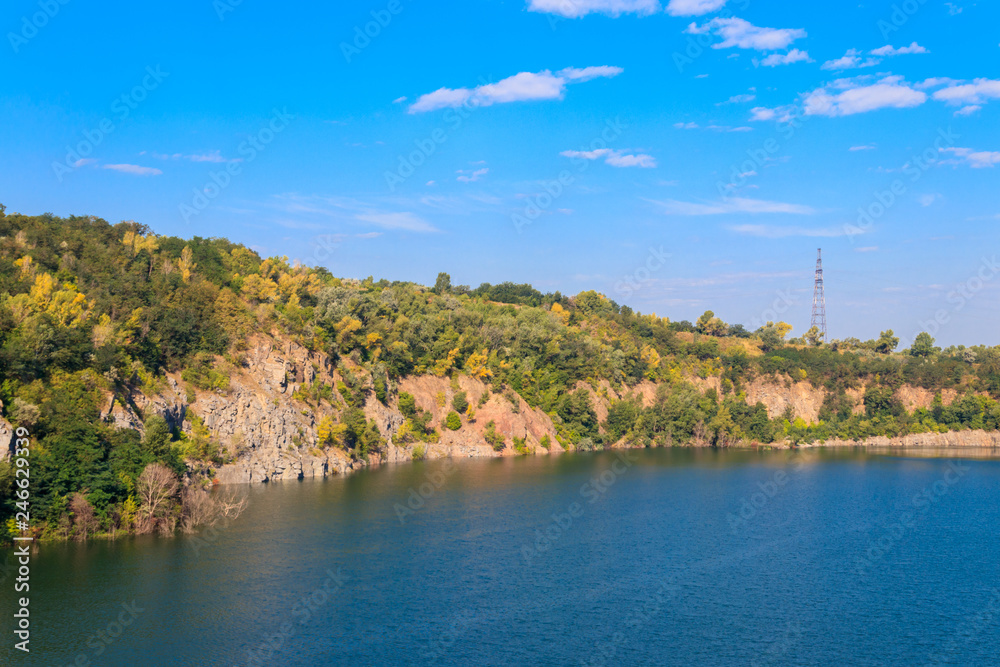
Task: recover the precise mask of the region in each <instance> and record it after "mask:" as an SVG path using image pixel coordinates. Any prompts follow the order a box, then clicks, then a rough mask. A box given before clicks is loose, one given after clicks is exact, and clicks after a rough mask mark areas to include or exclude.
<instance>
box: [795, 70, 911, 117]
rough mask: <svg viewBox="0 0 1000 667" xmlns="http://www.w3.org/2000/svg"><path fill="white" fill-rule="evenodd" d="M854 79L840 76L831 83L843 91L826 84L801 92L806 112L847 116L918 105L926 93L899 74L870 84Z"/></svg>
mask: <svg viewBox="0 0 1000 667" xmlns="http://www.w3.org/2000/svg"><path fill="white" fill-rule="evenodd" d="M859 84H860V81H859V80H855V79H840V80H838V81H835V82H833V84H831V87H832V88H834V89H841V90H842V91H843V92H839V93H833V94H831V92H830V91H829V90H827V89H826V88H820V89H818V90H814V91H813V92H811V93H809V94H808V95H806V96H805V100H804V108H805V114H806V115H807V116H850V115H853V114H857V113H865V112H868V111H875V110H877V109H886V108H895V109H905V108H909V107H915V106H920V105H921V104H923V103H924V102H925V101H927V95H926V93H922V92H920V91H919V90H914V89H913V88H911V87H910V86H909V84H907V83H906V82H905V81H903V78H902V77H900V76H887V77H885V78H884V79H881V80H880V81H878V82H877V83H874V84H871V85H867V86H866V85H859Z"/></svg>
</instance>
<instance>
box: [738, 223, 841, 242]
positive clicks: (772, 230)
mask: <svg viewBox="0 0 1000 667" xmlns="http://www.w3.org/2000/svg"><path fill="white" fill-rule="evenodd" d="M729 230H730V231H733V232H736V233H737V234H744V235H746V236H759V237H761V238H765V239H784V238H788V237H791V236H808V237H822V238H834V237H837V236H844V235H845V234H847V232H846V231H845V230H844V228H843V227H827V228H822V227H795V226H790V227H785V226H781V225H733V226H731V227H729Z"/></svg>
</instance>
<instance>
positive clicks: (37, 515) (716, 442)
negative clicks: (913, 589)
mask: <svg viewBox="0 0 1000 667" xmlns="http://www.w3.org/2000/svg"><path fill="white" fill-rule="evenodd" d="M788 329H789V327H788V326H787V325H784V324H783V323H769V324H768V325H767V326H765V327H763V328H761V329H759V330H757V331H754V332H750V331H747V330H746V329H745V328H744V327H742V326H740V325H729V324H726V323H724V322H722V321H721V320H720V319H719V318H717V317H715V316H714V314H712V313H711V312H708V313H706V314H705V315H704V316H703V317H702V318H700V319H699V320H698V322H696V323H694V324H691V323H689V322H670V321H669V320H668V319H667V318H665V317H659V316H657V315H653V314H641V313H637V312H634V311H632V309H630V308H629V307H627V306H622V305H619V304H617V303H615V302H614V301H612V300H610V299H608V298H607V297H605V296H604V295H601V294H599V293H597V292H594V291H586V292H582V293H580V294H577V295H575V296H572V297H568V296H565V295H562V294H559V293H552V294H543V293H541V292H539V291H537V290H535V289H533V288H532V287H531V286H529V285H519V284H514V283H504V284H502V285H489V284H484V285H481V286H480V287H478V288H476V289H470V288H468V287H465V286H453V285H451V282H450V279H449V278H448V276H447V274H443V273H442V274H441V275H439V276H438V280H437V282H436V284H435V285H434V286H433V287H427V286H421V285H416V284H413V283H405V282H389V281H386V280H380V281H375V280H374V279H373V278H367V279H365V280H360V281H359V280H350V279H344V278H338V277H335V276H334V275H332V274H331V273H330V272H329V271H327V270H326V269H323V268H313V267H305V266H295V265H293V264H291V263H289V261H288V259H287V258H268V259H262V258H260V257H259V256H258V255H257V254H256V253H254V252H253V251H251V250H249V249H247V248H245V247H243V246H241V245H238V244H234V243H230V242H229V241H226V240H224V239H214V238H213V239H205V238H199V237H194V238H192V239H188V240H184V239H179V238H175V237H165V236H157V235H155V234H154V233H153V232H152V231H151V230H150V229H148V228H147V227H145V226H143V225H140V224H137V223H134V222H123V223H120V224H116V225H111V224H109V223H107V222H106V221H104V220H100V219H97V218H93V217H70V218H58V217H55V216H51V215H43V216H23V215H18V214H11V215H7V214H6V213H5V211H4V210H3V208H2V207H0V401H2V403H0V410H2V417H0V440H2V442H0V449H2V450H3V452H4V454H5V457H4V458H5V459H7V460H5V461H3V462H0V498H2V500H3V504H2V512H0V518H2V519H3V535H0V537H4V538H6V537H9V535H10V534H12V533H13V532H14V523H13V520H12V517H13V516H14V513H15V512H16V511H18V509H17V505H16V503H17V502H18V498H17V497H16V496H15V493H14V491H15V490H16V489H17V486H16V485H15V477H14V466H13V461H12V460H11V459H12V457H11V454H12V453H13V452H14V445H15V440H14V438H13V435H12V434H13V431H14V429H15V428H18V427H20V428H22V429H25V430H26V431H27V432H29V433H30V439H31V442H32V453H31V455H30V470H31V487H30V491H31V493H30V495H31V510H32V512H31V514H32V520H33V524H34V527H35V528H34V530H35V531H36V532H37V534H38V535H39V536H42V537H53V538H65V537H85V536H87V535H88V534H94V533H114V532H117V531H127V532H128V531H131V532H148V531H151V530H160V531H163V532H170V531H172V530H174V529H175V528H177V527H178V526H179V527H181V528H188V529H190V528H191V527H193V526H195V525H198V524H203V523H210V522H212V521H216V520H219V517H221V516H226V515H228V514H229V513H231V512H234V511H238V502H237V501H234V500H232V499H227V498H220V494H209V493H207V491H206V489H208V488H209V487H211V486H212V485H213V483H216V482H246V481H264V480H269V479H280V478H289V477H301V476H314V475H322V474H329V473H332V472H346V471H347V470H350V469H354V468H357V467H360V466H364V465H371V464H374V463H379V462H384V461H393V460H403V459H409V458H414V457H417V458H419V457H422V456H460V455H465V456H468V455H515V454H519V453H528V452H532V451H543V450H550V451H563V450H574V449H576V450H587V449H599V448H604V447H622V446H671V445H673V446H678V445H699V446H719V447H725V446H741V445H743V446H746V445H756V446H761V445H764V446H790V445H791V446H794V445H797V444H808V443H818V442H823V441H827V440H834V439H839V440H847V441H858V440H864V439H866V438H875V437H890V438H892V437H904V436H920V435H921V434H927V437H929V438H930V437H932V436H933V437H937V435H936V434H941V433H948V432H951V431H963V430H964V431H968V430H984V431H990V432H992V431H996V430H997V429H998V427H1000V405H998V403H997V399H998V398H1000V349H998V348H986V347H982V346H980V347H974V348H949V349H946V350H941V349H939V348H936V347H935V346H934V341H933V340H932V339H931V338H930V337H929V336H926V335H922V336H920V337H918V339H917V342H916V343H915V344H914V346H913V347H912V348H911V349H909V350H904V351H896V347H897V346H898V339H896V338H895V336H894V335H893V333H892V332H891V331H887V332H884V333H883V334H882V336H881V337H880V338H879V339H877V340H872V341H858V340H855V339H849V340H844V341H831V342H830V343H824V342H822V341H821V340H818V339H817V338H816V335H815V333H816V332H807V333H806V335H805V336H804V337H803V338H801V339H793V340H792V341H786V340H785V337H786V334H787V333H788ZM989 437H993V436H989Z"/></svg>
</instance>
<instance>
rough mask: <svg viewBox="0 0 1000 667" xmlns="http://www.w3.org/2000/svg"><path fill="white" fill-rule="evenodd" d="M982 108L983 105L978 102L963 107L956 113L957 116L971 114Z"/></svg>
mask: <svg viewBox="0 0 1000 667" xmlns="http://www.w3.org/2000/svg"><path fill="white" fill-rule="evenodd" d="M982 108H983V107H981V106H980V105H978V104H970V105H969V106H967V107H962V108H961V109H959V110H958V111H956V112H955V115H956V116H970V115H972V114H974V113H976V112H977V111H979V110H980V109H982Z"/></svg>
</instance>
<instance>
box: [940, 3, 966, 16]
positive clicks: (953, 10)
mask: <svg viewBox="0 0 1000 667" xmlns="http://www.w3.org/2000/svg"><path fill="white" fill-rule="evenodd" d="M944 4H945V6H946V7H948V16H954V15H955V14H961V13H962V8H961V7H959V6H958V5H956V4H955V3H953V2H946V3H944Z"/></svg>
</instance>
